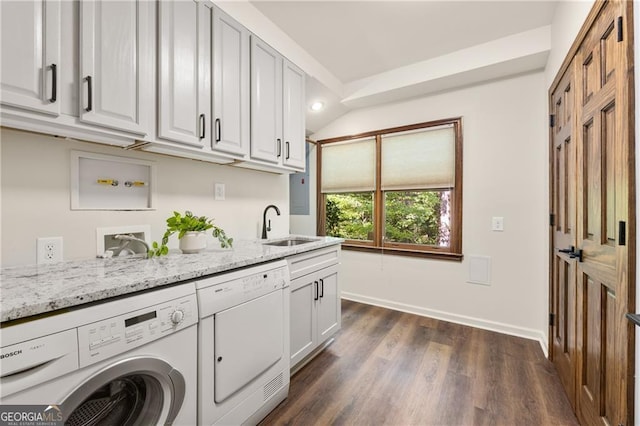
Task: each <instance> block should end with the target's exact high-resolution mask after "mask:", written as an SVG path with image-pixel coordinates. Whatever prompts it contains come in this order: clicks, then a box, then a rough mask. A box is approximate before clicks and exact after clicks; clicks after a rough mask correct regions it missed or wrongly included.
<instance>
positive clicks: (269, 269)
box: [196, 260, 290, 426]
mask: <svg viewBox="0 0 640 426" xmlns="http://www.w3.org/2000/svg"><path fill="white" fill-rule="evenodd" d="M196 289H197V293H198V311H199V315H200V323H199V325H198V339H199V340H198V347H199V356H198V424H200V425H203V426H205V425H225V426H226V425H240V424H243V425H244V424H248V425H251V424H257V423H258V422H260V420H262V419H263V418H264V417H265V416H266V415H267V414H269V412H270V411H271V410H273V409H274V408H275V407H276V406H277V405H278V404H280V403H281V402H282V401H283V400H284V399H285V398H286V397H287V395H288V393H289V359H290V357H289V351H290V349H289V318H290V316H289V309H290V302H289V299H290V292H289V269H288V267H287V262H286V261H284V260H281V261H276V262H271V263H264V264H261V265H256V266H251V267H248V268H246V269H240V270H236V271H233V272H229V273H225V274H220V275H215V276H212V277H208V278H203V279H200V280H197V281H196Z"/></svg>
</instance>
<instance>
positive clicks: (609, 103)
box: [576, 1, 633, 425]
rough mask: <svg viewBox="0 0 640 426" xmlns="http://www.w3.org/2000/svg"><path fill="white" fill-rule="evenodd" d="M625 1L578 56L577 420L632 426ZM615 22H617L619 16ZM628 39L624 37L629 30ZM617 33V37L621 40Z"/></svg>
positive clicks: (609, 10) (601, 20) (605, 12)
mask: <svg viewBox="0 0 640 426" xmlns="http://www.w3.org/2000/svg"><path fill="white" fill-rule="evenodd" d="M625 12H626V11H625V4H624V3H622V2H613V1H610V2H607V3H606V4H605V5H604V6H603V7H602V9H601V11H600V14H599V16H598V18H597V19H596V21H595V23H594V24H593V25H592V27H591V29H590V30H589V32H588V33H587V35H586V37H585V39H584V41H583V43H582V45H581V47H580V49H579V50H578V54H577V58H576V59H577V61H578V62H577V63H578V72H577V74H576V83H577V84H576V87H578V90H579V91H578V99H579V111H580V114H579V117H578V119H579V121H578V122H579V130H578V134H577V136H578V145H577V147H578V168H577V180H578V203H577V220H578V228H577V238H578V247H579V248H580V249H582V253H583V258H582V261H581V262H578V264H577V271H576V272H577V304H578V312H579V315H578V322H577V327H578V334H577V346H578V348H579V349H578V357H577V358H578V371H577V375H576V379H577V394H576V397H577V406H578V412H577V414H578V418H579V419H580V421H581V422H582V423H583V424H586V425H591V424H607V425H618V424H630V418H629V416H628V411H629V406H630V405H631V404H630V401H629V395H630V394H631V389H632V388H633V381H632V380H630V379H631V377H630V375H629V372H630V365H631V364H630V363H631V362H632V361H631V356H630V355H631V349H632V348H631V345H630V341H631V340H632V336H633V335H632V333H630V327H631V326H630V324H629V322H628V321H627V319H626V318H625V314H626V313H627V312H628V310H629V300H630V297H629V296H630V293H629V291H630V288H629V282H630V280H631V282H633V279H632V278H630V276H629V272H630V271H629V266H628V265H629V251H628V245H627V243H628V240H629V238H628V232H627V225H628V222H629V220H628V219H629V198H630V196H631V194H630V185H629V173H630V164H629V149H630V146H631V145H632V143H631V141H630V136H629V135H630V131H629V130H630V129H629V118H630V117H631V116H630V108H629V101H630V99H631V96H632V95H633V91H630V90H629V85H628V77H627V71H628V62H627V61H628V58H627V56H626V43H627V42H626V40H624V38H625V37H624V31H623V27H622V25H631V22H628V21H627V19H624V18H625V15H626V13H625ZM619 18H620V19H619ZM627 35H628V33H627ZM620 36H622V37H620Z"/></svg>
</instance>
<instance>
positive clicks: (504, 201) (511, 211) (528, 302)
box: [300, 72, 548, 349]
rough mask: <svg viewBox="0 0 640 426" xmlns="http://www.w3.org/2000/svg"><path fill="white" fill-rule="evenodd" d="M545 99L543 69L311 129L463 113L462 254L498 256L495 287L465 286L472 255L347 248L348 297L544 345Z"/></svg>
mask: <svg viewBox="0 0 640 426" xmlns="http://www.w3.org/2000/svg"><path fill="white" fill-rule="evenodd" d="M545 104H546V87H545V79H544V74H543V73H542V72H537V73H532V74H528V75H522V76H518V77H514V78H510V79H506V80H501V81H495V82H491V83H488V84H483V85H479V86H474V87H469V88H464V89H460V90H456V91H451V92H446V93H441V94H437V95H434V96H429V97H424V98H419V99H415V100H411V101H407V102H402V103H396V104H390V105H385V106H380V107H375V108H368V109H361V110H356V111H352V112H350V113H348V114H347V115H345V116H343V117H342V118H340V119H338V120H336V121H335V122H333V123H332V124H330V125H329V126H327V127H325V128H324V129H322V130H320V131H319V132H317V133H316V134H314V135H312V139H314V140H320V139H325V138H329V137H336V136H343V135H349V134H356V133H360V132H364V131H368V130H376V129H382V128H387V127H394V126H400V125H404V124H412V123H419V122H423V121H429V120H435V119H441V118H449V117H456V116H462V117H463V132H464V156H463V158H464V167H463V182H464V191H463V199H464V201H463V210H464V211H463V252H464V254H465V256H467V258H468V256H469V255H482V256H489V257H491V259H492V277H491V285H490V286H481V285H475V284H469V283H467V282H466V280H467V278H468V263H467V260H464V261H462V262H452V261H443V260H429V259H421V258H409V257H400V256H392V255H380V254H371V253H362V252H354V251H344V252H343V257H342V267H341V268H342V269H341V273H342V277H341V285H342V291H343V296H345V297H347V298H352V299H355V300H361V301H365V302H369V303H375V304H381V305H385V306H389V307H393V308H396V309H401V310H407V311H411V312H416V313H420V314H425V315H429V316H433V317H439V318H444V319H448V320H452V321H456V322H461V323H466V324H471V325H476V326H479V327H484V328H489V329H495V330H499V331H503V332H507V333H511V334H515V335H521V336H525V337H529V338H534V339H538V340H540V341H541V343H543V347H544V348H545V349H546V342H545V340H546V334H547V321H546V316H547V292H548V279H547V273H548V272H547V232H548V223H547V221H548V195H547V192H548V191H547V186H546V185H545V182H546V174H547V170H548V164H547V163H548V158H547V156H546V152H547V149H546V146H547V143H548V141H547V122H546V119H545V111H546V107H545ZM312 173H314V172H313V171H312ZM492 216H503V217H504V218H505V219H504V223H505V231H504V232H492V231H491V217H492ZM300 231H302V232H303V233H309V232H311V231H312V230H310V229H307V230H300Z"/></svg>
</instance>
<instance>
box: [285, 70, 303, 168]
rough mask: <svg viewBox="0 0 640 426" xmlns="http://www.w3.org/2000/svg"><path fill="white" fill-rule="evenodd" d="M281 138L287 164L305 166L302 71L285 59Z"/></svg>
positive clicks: (296, 166) (298, 166)
mask: <svg viewBox="0 0 640 426" xmlns="http://www.w3.org/2000/svg"><path fill="white" fill-rule="evenodd" d="M282 72H283V76H282V81H283V90H284V92H283V139H284V160H283V163H284V164H285V165H287V166H291V167H295V168H297V169H302V170H304V168H305V120H304V114H305V98H304V92H305V90H304V88H305V86H304V72H303V71H302V70H301V69H300V68H298V67H296V66H295V65H293V64H292V63H291V62H289V61H287V60H285V61H284V65H283V71H282Z"/></svg>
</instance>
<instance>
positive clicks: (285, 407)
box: [261, 301, 578, 426]
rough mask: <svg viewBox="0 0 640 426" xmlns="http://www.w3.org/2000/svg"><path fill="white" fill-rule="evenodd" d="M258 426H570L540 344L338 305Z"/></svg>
mask: <svg viewBox="0 0 640 426" xmlns="http://www.w3.org/2000/svg"><path fill="white" fill-rule="evenodd" d="M261 424H262V425H305V426H306V425H333V424H344V425H382V424H384V425H576V424H578V422H577V420H576V418H575V416H574V415H573V412H572V410H571V407H570V405H569V401H568V399H567V397H566V396H565V394H564V392H563V390H562V387H561V385H560V381H559V379H558V376H557V374H556V372H555V369H554V367H553V365H552V364H551V362H550V361H548V360H547V359H546V358H545V357H544V354H543V352H542V350H541V349H540V345H539V344H538V342H535V341H532V340H527V339H522V338H518V337H512V336H507V335H504V334H499V333H494V332H490V331H485V330H480V329H476V328H472V327H466V326H462V325H457V324H452V323H448V322H444V321H438V320H434V319H430V318H424V317H421V316H417V315H412V314H407V313H403V312H397V311H392V310H389V309H384V308H379V307H376V306H370V305H364V304H360V303H355V302H350V301H343V302H342V330H341V331H340V333H339V334H338V335H337V337H336V340H335V342H334V343H333V344H332V345H330V346H329V347H328V348H327V349H325V350H324V351H323V352H322V353H321V354H320V355H318V356H317V357H316V358H315V359H314V360H313V361H311V362H310V363H309V364H307V365H306V366H305V367H304V368H303V369H301V370H300V371H299V372H298V373H297V374H295V375H294V376H293V377H292V378H291V388H290V391H289V397H288V398H287V399H286V400H285V401H284V402H283V403H282V404H280V406H278V407H277V408H276V409H275V410H274V411H273V412H272V413H271V414H269V416H267V417H266V418H265V419H264V420H263V422H262V423H261Z"/></svg>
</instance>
